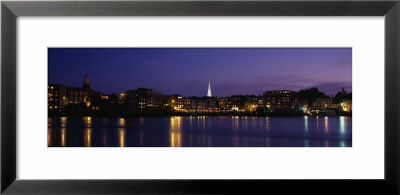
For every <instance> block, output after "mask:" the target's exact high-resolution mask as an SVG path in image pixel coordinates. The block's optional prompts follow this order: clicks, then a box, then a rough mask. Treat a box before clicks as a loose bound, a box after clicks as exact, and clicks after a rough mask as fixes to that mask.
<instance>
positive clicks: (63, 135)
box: [61, 128, 67, 147]
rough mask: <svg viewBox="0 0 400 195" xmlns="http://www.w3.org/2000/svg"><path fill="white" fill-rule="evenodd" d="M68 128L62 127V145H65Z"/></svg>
mask: <svg viewBox="0 0 400 195" xmlns="http://www.w3.org/2000/svg"><path fill="white" fill-rule="evenodd" d="M66 131H67V130H66V129H65V128H62V129H61V146H63V147H64V146H65V136H66V134H67V133H66Z"/></svg>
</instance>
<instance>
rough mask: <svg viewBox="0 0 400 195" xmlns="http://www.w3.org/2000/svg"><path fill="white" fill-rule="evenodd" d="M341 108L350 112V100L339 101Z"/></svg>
mask: <svg viewBox="0 0 400 195" xmlns="http://www.w3.org/2000/svg"><path fill="white" fill-rule="evenodd" d="M341 107H342V110H343V111H345V112H351V111H352V104H351V100H343V102H342V103H341Z"/></svg>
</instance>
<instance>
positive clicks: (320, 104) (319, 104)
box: [313, 97, 333, 110]
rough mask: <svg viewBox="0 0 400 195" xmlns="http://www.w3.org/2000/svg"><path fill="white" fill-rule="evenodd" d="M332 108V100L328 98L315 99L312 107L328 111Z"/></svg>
mask: <svg viewBox="0 0 400 195" xmlns="http://www.w3.org/2000/svg"><path fill="white" fill-rule="evenodd" d="M332 106H333V104H332V98H330V97H324V98H316V99H315V102H314V105H313V107H314V109H318V110H325V109H330V108H332Z"/></svg>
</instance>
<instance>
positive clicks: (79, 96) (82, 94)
mask: <svg viewBox="0 0 400 195" xmlns="http://www.w3.org/2000/svg"><path fill="white" fill-rule="evenodd" d="M92 93H93V90H91V89H90V83H89V76H88V75H85V77H84V79H83V88H80V87H67V99H68V102H69V103H74V104H78V103H88V104H90V95H91V94H92Z"/></svg>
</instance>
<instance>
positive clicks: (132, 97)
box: [126, 88, 163, 113]
mask: <svg viewBox="0 0 400 195" xmlns="http://www.w3.org/2000/svg"><path fill="white" fill-rule="evenodd" d="M126 96H127V97H126V101H127V103H128V105H129V109H130V111H132V112H139V113H143V112H144V111H145V110H146V109H147V108H150V107H158V106H161V105H163V95H162V93H161V92H158V91H154V90H153V89H147V88H138V89H136V90H128V91H126Z"/></svg>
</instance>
